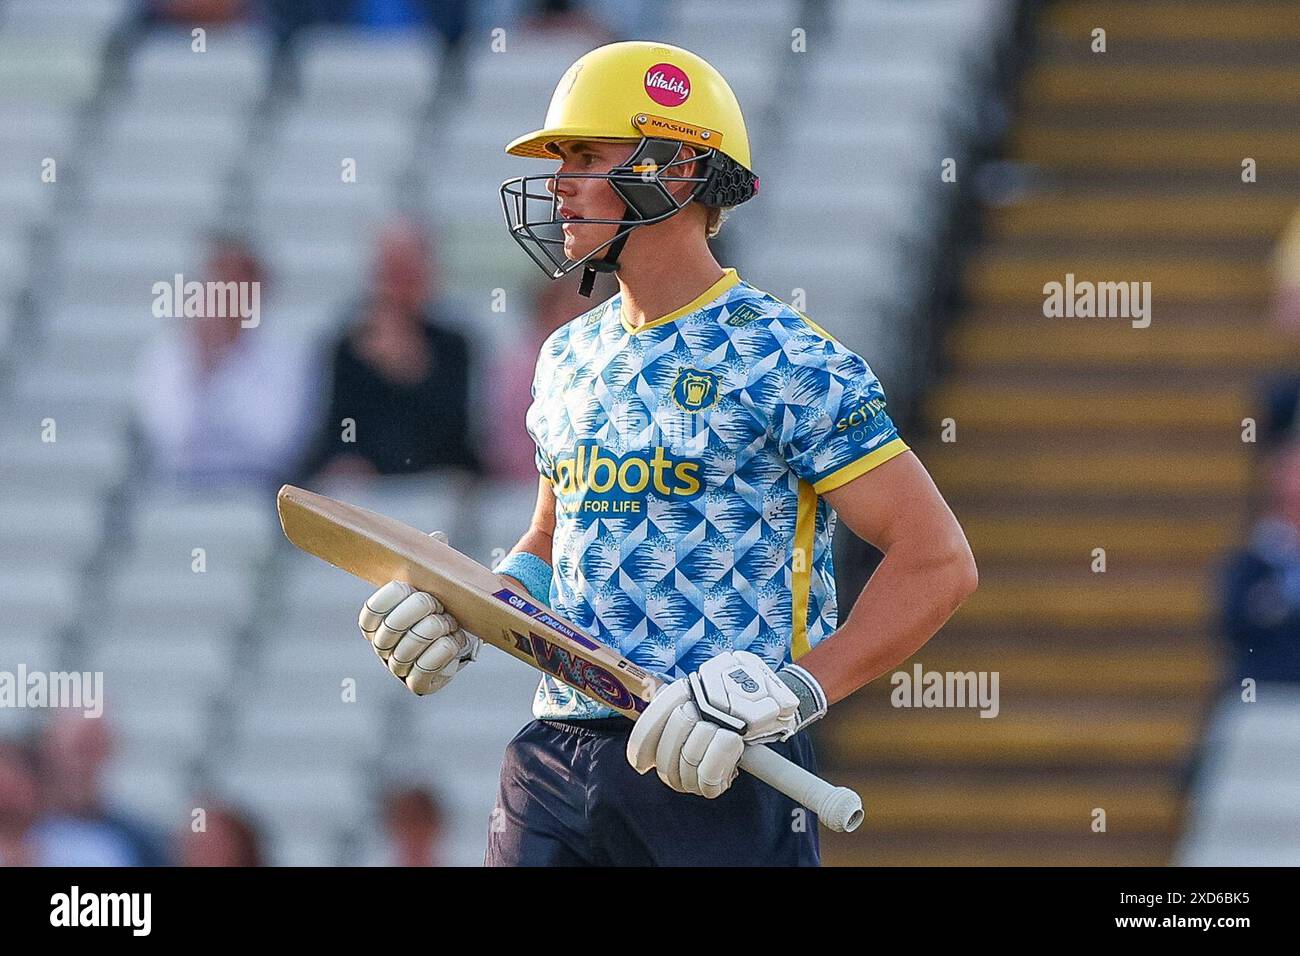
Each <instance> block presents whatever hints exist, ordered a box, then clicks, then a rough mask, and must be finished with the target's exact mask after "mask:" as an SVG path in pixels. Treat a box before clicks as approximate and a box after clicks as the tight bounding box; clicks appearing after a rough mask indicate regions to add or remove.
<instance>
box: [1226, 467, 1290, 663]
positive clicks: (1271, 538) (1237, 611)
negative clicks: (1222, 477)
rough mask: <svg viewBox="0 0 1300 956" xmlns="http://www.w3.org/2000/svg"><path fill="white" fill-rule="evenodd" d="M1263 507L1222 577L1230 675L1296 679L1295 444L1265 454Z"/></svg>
mask: <svg viewBox="0 0 1300 956" xmlns="http://www.w3.org/2000/svg"><path fill="white" fill-rule="evenodd" d="M1266 477H1267V503H1266V507H1265V510H1264V515H1263V517H1261V518H1260V519H1259V521H1258V522H1257V523H1256V524H1255V527H1254V529H1253V531H1252V533H1251V536H1250V540H1249V543H1248V544H1247V546H1246V547H1245V548H1244V549H1243V550H1242V551H1240V552H1238V553H1236V554H1234V555H1232V557H1231V558H1230V559H1229V561H1228V564H1227V569H1226V573H1225V577H1224V581H1225V587H1224V601H1223V626H1224V631H1225V633H1226V634H1227V636H1228V638H1229V640H1230V641H1231V644H1232V655H1233V673H1234V675H1235V677H1236V679H1237V680H1240V679H1241V678H1244V677H1251V678H1254V679H1255V680H1256V681H1300V441H1292V442H1290V443H1289V444H1287V445H1285V446H1283V447H1282V448H1279V449H1276V450H1273V451H1271V452H1269V453H1268V458H1267V473H1266Z"/></svg>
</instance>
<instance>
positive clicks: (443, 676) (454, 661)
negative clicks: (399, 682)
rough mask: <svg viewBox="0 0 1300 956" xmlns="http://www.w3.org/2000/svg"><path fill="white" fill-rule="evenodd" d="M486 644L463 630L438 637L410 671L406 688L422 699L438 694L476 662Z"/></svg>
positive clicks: (406, 678) (407, 675)
mask: <svg viewBox="0 0 1300 956" xmlns="http://www.w3.org/2000/svg"><path fill="white" fill-rule="evenodd" d="M482 646H483V642H482V641H481V640H479V639H478V638H477V637H475V636H474V635H473V634H470V633H468V632H466V631H464V630H457V631H455V632H454V633H452V634H448V635H446V636H444V637H440V638H438V639H437V640H436V641H434V642H433V644H431V645H430V646H429V647H428V649H427V650H425V652H424V653H423V654H421V655H420V656H419V658H418V659H417V660H416V661H415V663H414V664H413V665H411V666H410V667H409V668H408V673H407V674H406V677H405V681H406V686H407V687H409V688H410V689H411V691H412V692H413V693H415V694H417V695H419V696H423V695H425V694H432V693H436V692H437V691H439V690H441V689H442V688H443V687H445V686H446V685H447V682H448V681H450V680H451V679H452V678H453V677H455V676H456V675H457V674H458V673H460V669H461V668H462V667H464V666H465V665H466V664H468V663H470V662H471V661H473V660H475V659H477V657H478V652H479V648H480V647H482Z"/></svg>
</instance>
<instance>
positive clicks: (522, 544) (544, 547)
mask: <svg viewBox="0 0 1300 956" xmlns="http://www.w3.org/2000/svg"><path fill="white" fill-rule="evenodd" d="M551 545H552V539H551V535H549V534H548V533H546V532H545V531H544V530H542V529H541V528H538V527H536V526H533V527H531V528H529V529H528V530H527V531H526V532H524V535H523V537H521V538H520V539H519V542H518V543H517V544H516V545H515V546H514V547H513V548H511V549H510V554H532V555H536V556H537V557H539V558H541V559H542V560H543V561H545V562H546V563H547V564H550V563H551ZM502 576H503V577H505V578H507V579H508V580H510V581H513V582H514V583H515V584H516V585H518V586H519V589H520V590H521V591H529V588H528V585H527V583H526V582H524V581H520V580H519V579H518V578H517V577H515V576H514V575H512V574H506V573H503V574H502ZM530 593H531V592H530Z"/></svg>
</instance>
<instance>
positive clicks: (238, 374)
mask: <svg viewBox="0 0 1300 956" xmlns="http://www.w3.org/2000/svg"><path fill="white" fill-rule="evenodd" d="M207 271H208V279H209V280H210V281H218V282H236V283H258V286H257V288H258V290H259V292H258V301H259V312H260V311H262V309H261V290H262V288H263V286H262V278H263V277H262V268H261V264H260V262H259V261H258V258H257V256H256V255H255V254H254V252H253V251H252V249H251V248H250V247H249V246H247V245H246V244H245V243H244V242H243V241H241V240H239V239H237V238H233V237H221V238H218V239H217V240H215V242H214V245H213V248H212V250H211V253H210V257H209V262H208V270H207ZM249 301H252V300H251V297H250V299H249ZM165 321H169V322H171V323H172V324H173V328H171V329H169V330H167V333H166V334H163V335H161V336H160V337H159V338H158V339H157V340H156V341H155V342H154V343H153V345H152V346H151V347H150V348H149V349H148V350H147V351H146V353H145V355H144V356H143V359H142V361H141V366H140V371H139V374H138V378H137V383H136V386H137V387H136V418H137V421H138V423H139V426H140V430H141V434H142V437H143V439H144V442H145V445H146V448H147V451H148V453H149V456H150V458H151V469H152V471H153V472H154V473H155V474H156V475H157V476H159V477H161V478H164V479H167V480H172V481H180V482H189V483H194V484H203V485H211V484H221V483H241V482H265V483H267V484H278V483H280V482H281V481H282V480H283V479H284V478H285V477H286V476H288V475H290V474H291V473H292V472H293V471H294V468H295V466H296V465H297V464H299V462H300V461H301V459H302V456H303V454H304V452H305V448H306V446H307V445H308V443H309V441H310V422H311V420H312V415H311V410H312V401H313V400H314V396H315V395H316V393H317V391H318V388H317V385H316V382H315V379H314V377H313V372H312V365H313V360H314V359H315V358H316V356H315V355H314V353H312V352H311V351H310V350H309V349H307V348H306V347H305V346H301V347H300V346H294V345H292V344H291V343H289V342H287V341H283V340H282V339H281V337H280V336H278V335H276V334H274V333H272V331H271V329H270V328H269V327H268V326H267V325H264V324H262V323H261V321H260V315H259V317H258V319H257V322H256V324H253V321H252V320H245V319H243V318H241V317H240V316H238V315H235V316H229V317H226V316H209V317H203V318H174V319H169V320H165ZM246 323H247V327H246Z"/></svg>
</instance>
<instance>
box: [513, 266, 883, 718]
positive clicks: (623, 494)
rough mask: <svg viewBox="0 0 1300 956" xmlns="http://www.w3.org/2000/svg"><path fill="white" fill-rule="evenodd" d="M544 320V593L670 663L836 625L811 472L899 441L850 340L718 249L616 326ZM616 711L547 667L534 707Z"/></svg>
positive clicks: (534, 415)
mask: <svg viewBox="0 0 1300 956" xmlns="http://www.w3.org/2000/svg"><path fill="white" fill-rule="evenodd" d="M620 298H621V296H619V295H615V296H613V297H612V298H611V299H609V300H608V301H606V302H604V303H603V304H601V305H599V306H597V307H596V308H594V309H592V310H591V311H590V312H587V313H586V314H585V315H581V316H579V317H578V318H576V319H574V320H572V321H571V322H569V323H567V324H565V325H564V326H562V327H561V328H559V329H557V330H556V331H555V332H554V333H552V334H551V336H550V337H549V338H548V339H547V340H546V343H545V344H544V345H543V346H542V350H541V354H540V356H539V357H538V361H537V369H536V374H535V376H534V379H533V403H532V406H531V407H530V408H529V410H528V418H527V423H528V431H529V433H530V434H531V435H532V437H533V440H534V442H536V444H537V456H536V458H537V467H538V469H539V470H540V471H541V473H542V474H543V475H544V476H545V477H546V478H547V479H548V480H549V481H550V482H551V485H552V487H553V489H554V491H555V498H556V521H555V536H554V550H553V553H552V556H551V558H552V564H553V566H554V571H555V573H554V576H553V578H552V582H551V594H550V604H551V606H552V607H553V608H554V609H555V610H556V611H558V612H559V613H560V614H562V615H563V616H565V617H567V618H568V619H569V620H571V621H572V622H573V623H575V624H577V625H578V626H579V627H581V628H583V629H584V630H586V631H587V632H588V633H589V634H591V635H592V636H593V637H594V638H595V639H597V640H599V641H601V642H603V643H605V644H608V645H610V646H612V647H615V648H617V649H618V651H619V653H621V654H623V655H624V656H625V657H627V658H629V659H630V660H632V661H633V662H635V663H636V664H639V665H640V666H641V667H644V668H646V669H647V670H651V671H655V672H657V673H661V674H664V675H666V676H668V677H670V678H672V677H681V676H683V675H685V674H688V673H690V672H691V671H694V670H695V669H696V668H698V667H699V666H700V664H701V663H703V662H704V661H706V660H708V659H709V658H710V657H713V656H714V655H716V654H719V653H721V652H722V651H724V650H748V651H752V652H754V653H755V654H757V655H758V656H759V657H761V658H763V659H764V660H765V661H766V662H767V663H768V664H770V665H772V666H773V667H777V666H779V665H780V664H782V663H784V662H787V661H791V660H797V659H798V658H799V657H800V656H801V655H802V654H804V653H805V652H806V651H808V650H809V649H810V648H812V647H815V646H816V645H817V643H818V642H819V641H821V640H823V639H824V638H826V637H827V636H828V635H830V633H831V632H832V631H834V630H835V628H836V626H837V617H838V612H837V608H836V599H835V578H834V568H833V566H832V561H831V535H832V533H833V532H834V529H835V513H834V511H833V510H832V509H831V508H830V506H829V505H828V504H827V503H826V501H825V499H824V498H822V497H821V495H822V494H824V493H825V492H827V491H829V490H831V489H833V488H837V487H839V486H840V485H842V484H844V483H845V482H848V481H850V480H851V479H853V478H855V477H857V476H858V475H861V474H863V473H864V472H867V471H869V470H871V469H872V468H875V467H876V466H878V465H880V464H882V463H884V462H886V461H888V460H889V459H891V458H893V457H894V456H896V455H898V454H901V453H902V452H904V451H906V450H907V446H906V445H905V444H904V443H903V440H902V439H901V438H899V436H898V431H897V430H896V429H895V427H894V423H893V422H892V421H891V420H890V418H889V415H888V414H887V413H886V411H885V397H884V393H883V392H882V390H881V387H880V382H879V381H878V380H877V379H876V377H875V375H874V374H872V372H871V369H870V368H868V367H867V364H866V362H864V361H863V359H862V358H861V357H860V356H858V355H857V354H855V353H854V352H852V351H850V350H849V349H847V348H845V347H844V346H843V345H841V344H840V343H839V342H837V341H836V340H835V339H834V338H832V337H831V336H830V335H828V334H827V333H826V332H824V331H823V330H822V329H821V328H820V327H818V326H817V325H814V324H813V323H812V321H811V320H809V319H808V318H807V317H806V316H804V315H802V314H801V313H799V312H796V311H795V310H794V309H792V308H790V307H789V306H788V305H786V304H785V303H783V302H781V301H779V300H778V299H775V298H773V297H772V296H770V295H768V294H767V293H766V292H762V291H760V290H758V289H756V288H754V287H753V286H751V285H749V284H748V283H746V282H744V281H742V280H741V279H740V277H739V276H737V274H736V272H735V270H734V269H728V270H727V272H726V275H724V276H723V278H721V279H719V280H718V281H717V282H716V283H715V284H714V285H713V286H712V287H710V288H709V289H708V290H706V291H705V292H704V293H703V294H702V295H700V296H699V297H698V298H697V299H696V300H695V301H693V302H691V303H690V304H688V305H686V306H685V307H683V308H681V309H679V310H677V311H676V312H674V313H672V314H671V315H667V316H664V317H662V318H660V319H656V320H655V321H653V322H648V323H646V324H645V325H642V326H640V327H639V328H636V329H632V328H630V327H629V326H627V325H626V324H625V322H624V320H623V316H622V312H621V310H620V307H619V306H620ZM612 713H613V711H611V710H609V709H608V708H607V707H605V706H603V705H599V704H597V703H595V702H594V701H592V700H590V699H589V698H587V697H586V696H585V695H583V694H580V693H578V692H577V691H574V690H571V689H569V688H568V687H566V686H565V685H563V684H561V683H560V682H559V681H556V680H555V679H553V678H551V677H550V676H544V677H543V678H542V681H541V684H540V685H539V687H538V689H537V697H536V699H535V700H534V702H533V714H534V716H536V717H539V718H540V717H549V718H556V717H598V716H609V715H610V714H612Z"/></svg>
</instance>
